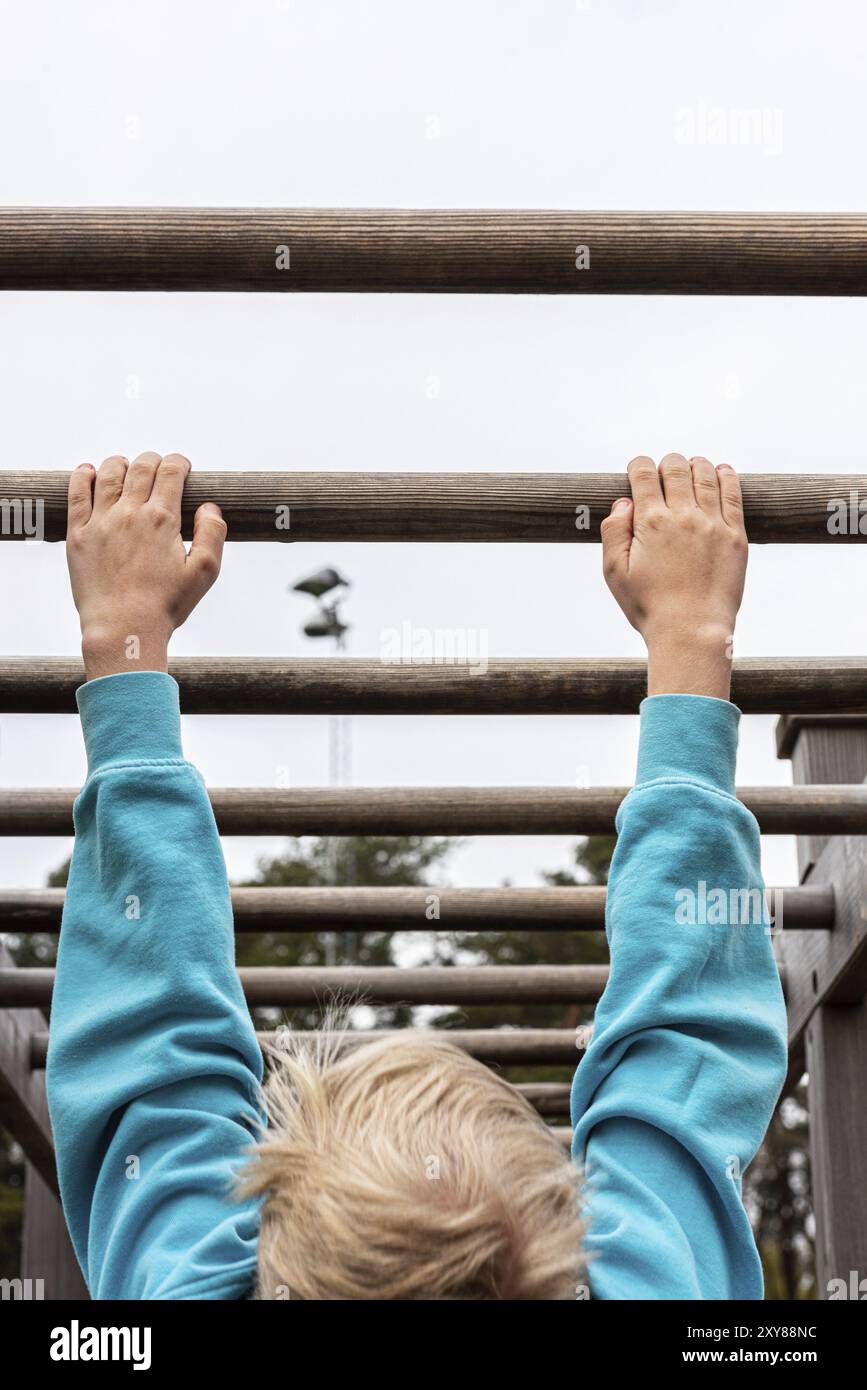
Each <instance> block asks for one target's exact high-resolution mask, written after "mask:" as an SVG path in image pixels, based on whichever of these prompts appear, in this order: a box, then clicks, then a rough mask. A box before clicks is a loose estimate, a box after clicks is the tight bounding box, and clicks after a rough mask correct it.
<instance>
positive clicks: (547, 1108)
mask: <svg viewBox="0 0 867 1390" xmlns="http://www.w3.org/2000/svg"><path fill="white" fill-rule="evenodd" d="M447 1036H448V1035H447ZM515 1090H516V1091H517V1092H518V1093H519V1094H520V1095H522V1096H523V1097H524V1099H525V1100H526V1101H528V1102H529V1103H530V1105H532V1106H533V1109H534V1110H538V1112H539V1114H540V1115H545V1116H554V1115H556V1116H560V1115H568V1114H569V1105H570V1101H571V1097H572V1087H571V1086H570V1085H568V1083H566V1082H562V1081H540V1082H521V1083H520V1084H519V1085H516V1086H515Z"/></svg>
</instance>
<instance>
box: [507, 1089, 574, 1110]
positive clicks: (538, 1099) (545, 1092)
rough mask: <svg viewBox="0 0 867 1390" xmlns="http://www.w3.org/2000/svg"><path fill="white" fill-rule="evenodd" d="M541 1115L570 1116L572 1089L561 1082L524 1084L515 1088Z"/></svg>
mask: <svg viewBox="0 0 867 1390" xmlns="http://www.w3.org/2000/svg"><path fill="white" fill-rule="evenodd" d="M515 1090H516V1091H518V1092H519V1093H520V1094H521V1095H522V1096H523V1097H524V1099H525V1100H526V1101H529V1103H530V1104H531V1105H532V1106H533V1109H534V1110H538V1112H539V1114H540V1115H544V1116H546V1117H548V1116H554V1115H556V1116H560V1115H566V1116H568V1114H569V1103H570V1099H571V1095H572V1087H571V1086H569V1085H568V1084H566V1083H565V1082H560V1081H540V1082H523V1083H521V1084H519V1085H517V1086H516V1087H515Z"/></svg>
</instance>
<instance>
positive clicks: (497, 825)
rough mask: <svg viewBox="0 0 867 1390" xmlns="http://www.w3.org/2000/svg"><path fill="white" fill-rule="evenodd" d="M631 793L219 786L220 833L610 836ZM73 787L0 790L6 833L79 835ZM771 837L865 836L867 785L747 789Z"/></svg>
mask: <svg viewBox="0 0 867 1390" xmlns="http://www.w3.org/2000/svg"><path fill="white" fill-rule="evenodd" d="M628 791H629V788H628V787H584V788H573V787H339V788H335V787H291V788H284V787H213V788H211V789H210V791H209V795H210V798H211V805H212V807H213V809H214V815H215V816H216V820H217V826H218V828H219V831H220V834H221V835H328V836H342V835H460V836H465V835H610V834H613V833H614V817H615V814H616V811H617V808H618V806H619V805H620V803H621V802H622V801H623V798H624V797H625V796H626V794H627V792H628ZM77 794H78V793H77V791H76V790H75V789H74V788H61V787H5V788H0V836H3V835H21V836H24V835H27V836H30V835H42V836H50V835H72V833H73V825H72V806H73V802H74V800H75V797H76V796H77ZM738 796H739V797H740V799H741V801H742V802H743V803H744V805H745V806H746V807H747V808H748V810H750V811H752V812H753V814H754V815H755V816H756V817H757V819H758V822H759V825H760V827H761V830H762V833H763V834H765V835H796V834H797V835H808V834H821V835H823V836H827V835H865V834H867V786H862V785H856V786H836V785H831V786H814V787H740V788H739V789H738Z"/></svg>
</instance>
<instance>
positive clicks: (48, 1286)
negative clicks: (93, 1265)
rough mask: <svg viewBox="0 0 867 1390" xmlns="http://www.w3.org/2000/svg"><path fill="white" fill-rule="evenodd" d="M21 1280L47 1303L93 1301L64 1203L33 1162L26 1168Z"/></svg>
mask: <svg viewBox="0 0 867 1390" xmlns="http://www.w3.org/2000/svg"><path fill="white" fill-rule="evenodd" d="M21 1277H22V1279H30V1280H32V1281H33V1284H32V1287H33V1288H34V1289H39V1290H40V1292H41V1296H42V1297H43V1298H44V1299H46V1301H58V1300H63V1299H89V1298H90V1294H89V1293H88V1291H87V1285H86V1284H85V1282H84V1277H83V1275H82V1273H81V1268H80V1266H79V1263H78V1260H77V1259H76V1255H75V1251H74V1250H73V1248H72V1241H71V1240H70V1238H69V1232H68V1230H67V1229H66V1221H65V1220H64V1217H63V1210H62V1208H61V1205H60V1202H59V1201H58V1200H57V1197H56V1196H55V1194H54V1193H53V1192H52V1190H51V1188H50V1187H49V1186H48V1185H47V1184H46V1183H45V1182H44V1181H43V1179H42V1178H41V1177H40V1176H39V1173H38V1172H37V1171H36V1169H35V1168H34V1166H33V1164H32V1163H28V1164H27V1165H26V1169H25V1187H24V1227H23V1230H22V1234H21ZM40 1281H41V1282H40Z"/></svg>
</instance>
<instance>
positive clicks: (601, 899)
mask: <svg viewBox="0 0 867 1390" xmlns="http://www.w3.org/2000/svg"><path fill="white" fill-rule="evenodd" d="M605 894H606V890H605V889H604V888H602V887H590V886H588V887H580V888H437V887H433V886H431V887H418V888H233V889H232V910H233V912H234V917H235V930H236V931H239V932H264V931H268V932H283V931H285V932H302V931H305V932H318V931H367V932H375V931H387V932H394V931H600V930H601V929H602V928H603V927H604V925H605ZM769 897H770V905H771V909H772V910H773V914H774V918H775V920H776V921H780V920H782V924H783V928H784V929H785V930H786V931H792V930H795V931H802V930H812V931H824V930H829V929H831V928H832V927H833V925H834V893H833V889H832V888H831V886H830V885H825V886H823V887H820V888H817V887H814V886H813V885H807V886H801V887H798V888H774V889H770V890H769ZM63 902H64V890H63V889H62V888H28V889H12V890H10V889H3V890H0V931H6V932H19V933H20V932H56V931H57V930H58V929H59V927H60V917H61V913H62V911H63ZM674 906H675V905H674V904H672V914H673V913H674Z"/></svg>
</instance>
